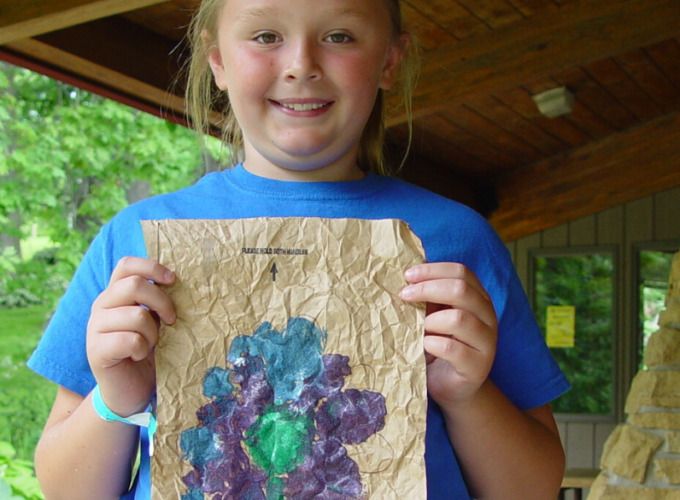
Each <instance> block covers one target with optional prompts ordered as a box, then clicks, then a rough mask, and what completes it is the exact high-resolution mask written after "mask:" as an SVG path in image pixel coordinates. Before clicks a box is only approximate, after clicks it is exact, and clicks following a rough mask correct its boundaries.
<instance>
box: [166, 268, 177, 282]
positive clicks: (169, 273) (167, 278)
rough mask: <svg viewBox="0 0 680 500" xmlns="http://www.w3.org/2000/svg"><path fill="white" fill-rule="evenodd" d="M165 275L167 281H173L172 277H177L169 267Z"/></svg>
mask: <svg viewBox="0 0 680 500" xmlns="http://www.w3.org/2000/svg"><path fill="white" fill-rule="evenodd" d="M163 277H164V278H165V280H166V281H172V279H173V278H174V277H175V274H174V273H173V272H172V271H170V270H169V269H168V270H167V271H165V274H164V275H163Z"/></svg>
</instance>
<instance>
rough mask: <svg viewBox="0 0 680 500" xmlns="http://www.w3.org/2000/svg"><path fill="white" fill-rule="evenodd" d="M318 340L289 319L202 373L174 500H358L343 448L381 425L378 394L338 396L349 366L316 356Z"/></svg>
mask: <svg viewBox="0 0 680 500" xmlns="http://www.w3.org/2000/svg"><path fill="white" fill-rule="evenodd" d="M325 343H326V333H325V331H321V330H319V329H318V328H317V327H316V326H314V324H313V323H312V322H311V321H308V320H306V319H304V318H290V319H289V320H288V323H287V325H286V327H285V328H283V329H282V330H281V332H278V331H276V330H275V329H273V328H272V326H271V324H270V323H268V322H265V323H262V324H261V325H260V326H259V327H258V328H257V329H256V330H255V332H254V333H253V335H252V336H245V335H243V336H239V337H237V338H235V339H234V340H233V341H232V343H231V346H230V348H229V353H228V355H227V368H226V369H222V368H220V367H213V368H210V369H209V370H208V371H207V372H206V374H205V377H204V379H203V394H204V395H205V396H206V397H207V398H210V400H211V401H210V402H209V403H207V404H205V405H204V406H202V407H201V408H199V409H198V411H197V412H196V416H197V418H198V422H199V425H198V426H197V427H193V428H191V429H187V430H185V431H183V432H182V433H181V435H180V443H179V444H180V448H181V449H182V451H183V453H184V454H183V456H182V458H183V459H184V460H186V461H188V462H189V463H190V464H191V466H192V467H193V469H192V471H191V472H190V473H189V474H187V475H186V476H184V478H183V481H184V484H185V485H186V486H187V488H188V492H187V493H186V494H184V495H182V497H181V499H182V500H204V499H205V498H209V499H210V500H232V499H233V500H288V499H290V500H293V499H294V500H312V499H319V500H320V499H324V500H350V499H358V498H362V491H363V488H362V484H361V476H360V474H359V467H358V466H357V464H356V463H355V462H354V460H352V459H351V458H350V457H349V456H348V455H347V450H346V449H345V447H344V446H343V445H345V444H358V443H362V442H364V441H365V440H366V439H368V437H369V436H371V435H373V434H375V433H377V432H379V431H380V430H381V429H382V428H383V427H384V425H385V414H386V409H385V398H384V396H382V395H381V394H379V393H376V392H371V391H362V390H356V389H346V390H342V388H343V386H344V381H345V377H346V376H347V375H349V374H350V373H351V369H350V367H349V364H348V361H349V358H348V357H347V356H342V355H340V354H323V348H324V346H325Z"/></svg>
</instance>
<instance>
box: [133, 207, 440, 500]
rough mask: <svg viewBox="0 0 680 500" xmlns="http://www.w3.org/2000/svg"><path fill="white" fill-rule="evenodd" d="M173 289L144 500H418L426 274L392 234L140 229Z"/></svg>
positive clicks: (204, 223)
mask: <svg viewBox="0 0 680 500" xmlns="http://www.w3.org/2000/svg"><path fill="white" fill-rule="evenodd" d="M142 226H143V230H144V238H145V241H146V246H147V252H148V255H149V257H150V258H151V259H155V260H158V261H159V262H160V263H162V264H163V265H165V266H167V267H169V268H170V269H172V270H173V271H174V272H175V274H176V275H177V280H176V283H175V284H174V285H173V286H171V287H167V288H166V291H167V293H168V294H169V296H170V298H171V299H172V301H173V303H174V305H175V308H176V311H177V321H176V322H175V324H173V325H171V326H167V325H163V326H162V327H161V331H160V339H159V342H158V346H157V348H156V351H155V359H156V372H157V431H156V435H155V438H154V443H155V447H154V448H155V451H154V455H153V457H152V461H151V489H152V491H151V499H152V500H171V499H172V500H174V499H178V500H180V499H181V500H239V499H242V500H260V499H261V500H272V499H276V500H287V499H291V500H293V499H294V500H308V499H309V500H311V499H329V500H350V499H376V500H377V499H379V500H387V499H404V498H408V499H409V500H419V499H425V498H426V484H425V462H424V437H425V416H426V406H427V401H426V385H425V360H424V356H423V347H422V336H423V328H424V306H423V305H422V304H421V305H413V304H407V303H405V302H403V301H402V300H401V299H400V298H399V292H400V290H401V289H402V288H403V287H404V286H405V285H406V282H405V280H404V278H403V273H404V270H405V269H407V268H408V267H410V266H412V265H415V264H418V263H422V262H424V256H423V250H422V247H421V244H420V241H419V240H418V238H417V237H416V236H415V235H414V234H413V233H411V231H410V230H409V229H408V226H407V225H406V224H405V223H403V222H401V221H396V220H376V221H366V220H354V219H315V218H258V219H240V220H167V221H144V222H143V223H142Z"/></svg>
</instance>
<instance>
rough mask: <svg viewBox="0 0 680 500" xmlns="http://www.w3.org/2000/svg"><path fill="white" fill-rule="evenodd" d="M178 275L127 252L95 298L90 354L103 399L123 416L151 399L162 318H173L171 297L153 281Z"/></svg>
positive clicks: (89, 332) (166, 320) (170, 320)
mask: <svg viewBox="0 0 680 500" xmlns="http://www.w3.org/2000/svg"><path fill="white" fill-rule="evenodd" d="M149 280H151V281H153V283H151V282H150V281H149ZM174 281H175V276H174V274H173V273H172V272H171V271H170V270H169V269H168V268H166V267H164V266H162V265H160V264H159V263H157V262H154V261H152V260H149V259H142V258H139V257H123V258H122V259H121V260H120V261H119V262H118V264H117V265H116V268H115V269H114V270H113V273H112V274H111V280H110V282H109V286H108V287H107V288H106V290H104V291H103V292H102V293H101V294H100V295H99V297H97V300H95V301H94V303H93V304H92V311H91V314H90V320H89V322H88V325H87V359H88V361H89V363H90V367H91V368H92V373H93V374H94V377H95V379H96V380H97V383H98V384H99V389H100V391H101V396H102V399H103V401H104V403H105V404H106V406H108V407H109V408H110V409H111V410H112V411H113V412H114V413H116V414H118V415H120V416H123V417H126V416H129V415H132V414H134V413H138V412H140V411H142V410H144V408H146V407H147V406H148V404H149V400H150V398H151V395H152V393H153V390H154V386H155V383H156V369H155V364H154V357H153V348H154V346H155V345H156V342H157V340H158V327H159V325H160V321H163V322H164V323H167V324H171V323H173V322H174V321H175V308H174V306H173V305H172V302H171V300H170V298H169V297H168V296H167V295H166V294H165V293H164V292H163V291H162V290H161V289H160V288H158V287H157V286H156V285H155V284H154V283H158V284H164V285H170V284H172V283H173V282H174ZM141 306H144V307H141Z"/></svg>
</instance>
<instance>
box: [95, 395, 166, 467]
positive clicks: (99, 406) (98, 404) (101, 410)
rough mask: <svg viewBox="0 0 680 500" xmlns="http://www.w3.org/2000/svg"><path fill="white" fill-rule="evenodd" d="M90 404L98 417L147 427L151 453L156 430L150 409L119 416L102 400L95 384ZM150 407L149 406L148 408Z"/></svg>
mask: <svg viewBox="0 0 680 500" xmlns="http://www.w3.org/2000/svg"><path fill="white" fill-rule="evenodd" d="M92 406H93V407H94V411H95V412H96V413H97V415H99V417H100V418H101V419H103V420H106V421H107V422H124V423H126V424H130V425H137V426H139V427H146V428H148V433H149V455H153V434H154V432H156V418H155V417H154V415H153V413H152V412H151V411H146V412H143V413H136V414H134V415H130V416H129V417H121V416H120V415H116V414H115V413H113V412H112V411H111V409H110V408H109V407H108V406H106V403H104V401H103V400H102V395H101V392H100V391H99V385H97V386H95V388H94V390H93V391H92ZM149 409H151V408H149Z"/></svg>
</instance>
